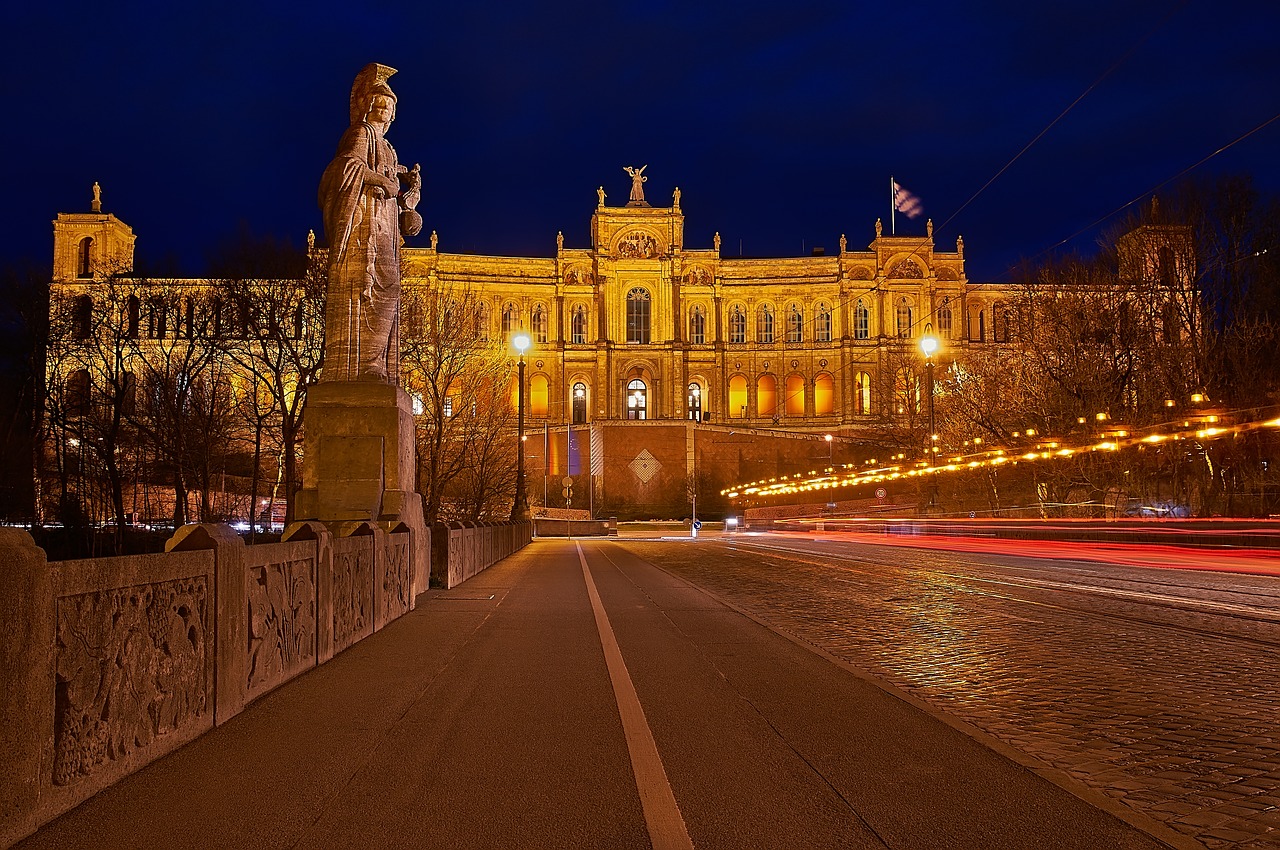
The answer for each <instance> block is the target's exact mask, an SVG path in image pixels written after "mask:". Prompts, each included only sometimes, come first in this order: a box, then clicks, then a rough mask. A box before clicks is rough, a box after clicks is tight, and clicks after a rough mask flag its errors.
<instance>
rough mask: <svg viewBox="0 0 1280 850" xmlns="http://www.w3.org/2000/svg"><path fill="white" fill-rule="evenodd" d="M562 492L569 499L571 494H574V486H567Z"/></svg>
mask: <svg viewBox="0 0 1280 850" xmlns="http://www.w3.org/2000/svg"><path fill="white" fill-rule="evenodd" d="M560 492H561V493H563V494H564V497H565V498H566V499H568V498H569V497H570V496H572V495H573V488H572V487H566V488H564V489H563V490H561V491H560Z"/></svg>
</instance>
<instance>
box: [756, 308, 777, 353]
mask: <svg viewBox="0 0 1280 850" xmlns="http://www.w3.org/2000/svg"><path fill="white" fill-rule="evenodd" d="M756 342H758V343H760V344H761V345H772V344H773V308H772V307H770V306H769V305H768V304H765V305H764V306H762V307H761V308H760V312H759V313H757V314H756Z"/></svg>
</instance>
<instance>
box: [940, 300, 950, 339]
mask: <svg viewBox="0 0 1280 850" xmlns="http://www.w3.org/2000/svg"><path fill="white" fill-rule="evenodd" d="M938 335H939V336H941V337H942V338H943V339H950V338H951V307H950V306H949V305H948V303H947V302H946V301H943V302H942V304H941V305H939V307H938Z"/></svg>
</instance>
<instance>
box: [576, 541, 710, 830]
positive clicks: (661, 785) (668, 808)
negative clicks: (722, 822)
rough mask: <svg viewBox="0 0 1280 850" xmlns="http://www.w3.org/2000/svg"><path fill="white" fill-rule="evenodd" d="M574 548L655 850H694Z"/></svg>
mask: <svg viewBox="0 0 1280 850" xmlns="http://www.w3.org/2000/svg"><path fill="white" fill-rule="evenodd" d="M573 545H574V546H575V547H576V548H577V550H578V561H579V562H580V563H581V564H582V577H583V578H584V579H585V580H586V582H587V596H588V597H590V599H591V610H592V612H593V613H594V614H595V616H596V629H597V630H598V631H599V632H600V644H601V645H602V646H603V647H604V660H605V665H606V666H607V667H608V668H609V678H610V679H611V680H612V681H613V695H614V698H615V699H616V700H617V701H618V714H619V715H621V716H622V733H623V735H624V736H625V737H626V739H627V750H628V751H629V752H630V753H631V771H632V772H633V773H634V774H635V777H636V788H637V790H639V792H640V805H641V807H642V808H643V809H644V822H645V825H646V826H647V827H648V829H649V840H650V841H652V842H653V850H693V841H691V840H690V839H689V831H688V830H687V829H685V825H684V816H683V815H681V814H680V806H679V805H678V804H677V803H676V796H675V794H674V793H673V792H672V790H671V782H670V781H669V780H668V779H667V771H666V769H665V768H663V766H662V757H661V756H659V755H658V745H657V743H656V742H655V741H654V740H653V730H652V729H650V728H649V721H648V720H646V719H645V716H644V709H643V708H642V707H641V706H640V697H639V696H638V695H637V694H636V688H635V685H634V684H632V682H631V674H630V673H628V672H627V665H626V662H624V661H623V660H622V650H621V649H619V648H618V641H617V638H615V637H614V635H613V626H611V625H609V615H608V614H606V613H605V610H604V604H603V603H602V602H601V601H600V594H599V593H598V592H597V591H596V583H595V581H594V580H592V578H591V571H590V570H589V569H588V568H587V556H586V555H584V554H583V552H582V544H581V543H574V544H573Z"/></svg>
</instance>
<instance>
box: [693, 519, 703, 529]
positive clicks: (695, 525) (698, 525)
mask: <svg viewBox="0 0 1280 850" xmlns="http://www.w3.org/2000/svg"><path fill="white" fill-rule="evenodd" d="M700 528H702V520H700V519H695V520H694V521H693V530H694V531H697V530H699V529H700Z"/></svg>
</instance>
